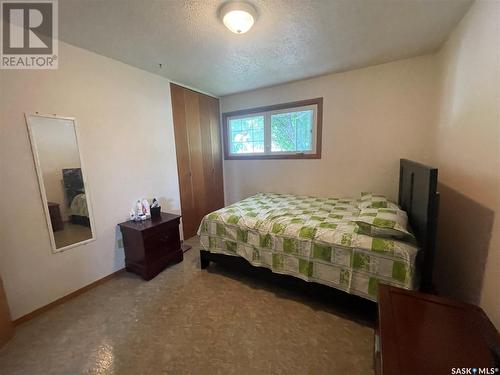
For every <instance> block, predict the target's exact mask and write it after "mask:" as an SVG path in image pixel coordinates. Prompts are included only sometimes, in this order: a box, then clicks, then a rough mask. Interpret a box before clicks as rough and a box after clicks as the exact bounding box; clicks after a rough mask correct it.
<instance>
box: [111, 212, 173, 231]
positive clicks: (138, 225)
mask: <svg viewBox="0 0 500 375" xmlns="http://www.w3.org/2000/svg"><path fill="white" fill-rule="evenodd" d="M180 217H181V216H180V215H176V214H169V213H165V212H161V213H160V217H157V218H151V219H147V220H143V221H132V220H129V221H124V222H123V223H120V224H118V225H119V226H120V227H122V228H129V229H134V230H138V231H143V230H146V229H149V228H153V227H156V226H158V225H161V224H164V223H168V222H170V221H173V220H178V219H180Z"/></svg>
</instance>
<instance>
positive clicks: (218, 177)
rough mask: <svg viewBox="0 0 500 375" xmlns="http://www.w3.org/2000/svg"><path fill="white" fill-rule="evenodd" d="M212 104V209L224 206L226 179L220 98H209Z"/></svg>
mask: <svg viewBox="0 0 500 375" xmlns="http://www.w3.org/2000/svg"><path fill="white" fill-rule="evenodd" d="M209 106H210V133H211V137H210V140H211V146H212V163H213V169H212V175H213V180H214V189H213V190H214V195H213V200H212V202H213V205H212V211H213V210H218V209H219V208H222V207H224V180H223V170H222V141H221V129H220V111H219V100H218V99H216V98H209Z"/></svg>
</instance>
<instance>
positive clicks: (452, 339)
mask: <svg viewBox="0 0 500 375" xmlns="http://www.w3.org/2000/svg"><path fill="white" fill-rule="evenodd" d="M379 330H380V340H381V349H382V366H383V371H382V374H391V375H393V374H405V375H410V374H450V373H452V369H453V368H486V367H488V368H491V367H493V368H497V367H499V365H498V363H497V361H496V359H495V358H494V357H495V355H494V354H493V353H494V351H495V348H496V350H498V348H499V347H500V336H499V334H498V331H497V330H496V329H495V327H494V326H493V324H492V323H491V322H490V320H489V319H488V317H487V316H486V314H485V313H484V312H483V310H481V308H479V307H477V306H473V305H469V304H466V303H461V302H457V301H453V300H450V299H447V298H442V297H438V296H433V295H429V294H423V293H418V292H413V291H408V290H403V289H399V288H395V287H391V286H388V285H383V284H380V285H379ZM457 373H458V372H457ZM492 374H493V373H492Z"/></svg>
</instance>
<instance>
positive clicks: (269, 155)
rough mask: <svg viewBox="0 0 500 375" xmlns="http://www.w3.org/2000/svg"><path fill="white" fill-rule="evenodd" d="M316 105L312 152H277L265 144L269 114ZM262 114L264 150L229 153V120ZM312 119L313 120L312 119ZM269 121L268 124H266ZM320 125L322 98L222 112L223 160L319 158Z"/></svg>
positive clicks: (268, 130) (268, 131)
mask: <svg viewBox="0 0 500 375" xmlns="http://www.w3.org/2000/svg"><path fill="white" fill-rule="evenodd" d="M313 106H315V107H316V111H314V112H313V116H314V118H313V119H314V120H316V121H315V124H314V128H315V129H316V132H313V137H312V141H313V146H316V147H315V149H314V147H313V151H312V152H296V153H293V152H279V151H274V152H271V151H270V147H271V146H270V145H268V144H266V137H267V140H270V139H271V134H270V132H271V126H270V119H271V116H272V115H274V114H278V113H286V112H287V111H293V110H296V109H300V108H301V107H313ZM251 115H254V116H259V115H261V116H262V115H263V116H264V132H265V135H264V152H263V153H248V154H231V153H230V152H229V146H230V145H229V120H230V119H234V118H241V117H248V116H251ZM314 120H313V121H314ZM267 123H269V126H266V124H267ZM322 125H323V98H314V99H307V100H300V101H296V102H290V103H282V104H275V105H269V106H264V107H255V108H249V109H242V110H238V111H233V112H226V113H223V114H222V133H223V138H224V140H223V143H224V159H225V160H267V159H321V141H322Z"/></svg>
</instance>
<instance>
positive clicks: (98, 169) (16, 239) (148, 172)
mask: <svg viewBox="0 0 500 375" xmlns="http://www.w3.org/2000/svg"><path fill="white" fill-rule="evenodd" d="M59 48H60V61H59V69H58V70H55V71H5V70H2V71H0V95H1V96H2V100H1V101H0V114H1V117H0V120H1V121H0V123H1V133H2V134H1V137H0V163H1V164H0V167H1V173H0V175H1V180H0V196H1V197H2V214H1V215H0V220H1V223H0V241H1V243H0V274H2V277H3V280H4V286H5V290H6V293H7V296H8V300H9V305H10V308H11V312H12V317H13V318H14V319H15V318H18V317H20V316H22V315H24V314H26V313H29V312H30V311H32V310H34V309H36V308H38V307H41V306H43V305H46V304H48V303H50V302H52V301H54V300H55V299H57V298H60V297H62V296H64V295H65V294H68V293H70V292H72V291H74V290H76V289H79V288H81V287H83V286H85V285H87V284H89V283H91V282H93V281H95V280H97V279H99V278H101V277H104V276H106V275H109V274H110V273H112V272H113V271H116V270H118V269H120V268H122V267H123V264H124V261H123V249H119V248H117V245H116V243H117V241H116V233H117V229H116V224H117V223H119V222H121V221H123V220H125V219H127V217H128V212H129V210H130V207H131V205H132V203H133V201H134V200H135V199H137V198H140V197H143V196H146V197H152V196H157V197H162V199H163V204H162V206H163V207H164V209H165V210H167V211H171V212H178V211H179V190H178V182H177V167H176V157H175V145H174V137H173V124H172V113H171V112H172V111H171V105H170V88H169V81H168V80H166V79H163V78H161V77H159V76H156V75H153V74H150V73H146V72H144V71H141V70H139V69H136V68H132V67H130V66H127V65H125V64H122V63H119V62H117V61H114V60H111V59H108V58H105V57H102V56H99V55H96V54H94V53H91V52H88V51H85V50H82V49H79V48H76V47H73V46H70V45H67V44H65V43H62V42H61V43H60V45H59ZM36 111H38V112H40V113H48V114H52V113H56V114H58V115H62V116H71V117H75V118H76V120H77V122H78V127H79V135H80V139H79V141H80V150H81V153H82V157H83V160H84V163H85V167H86V169H85V173H86V177H87V179H88V188H89V189H90V193H91V198H92V200H91V203H92V205H93V210H94V220H95V231H96V236H97V239H96V241H94V242H91V243H89V244H87V245H84V246H79V247H76V248H73V249H70V250H68V251H65V252H63V253H57V254H53V253H52V252H51V246H50V240H49V234H48V231H47V225H46V221H45V216H44V212H43V208H42V203H41V200H40V194H39V191H38V183H37V178H36V173H35V168H34V163H33V158H32V155H31V151H30V144H29V139H28V133H27V128H26V124H25V121H24V112H28V113H34V112H36Z"/></svg>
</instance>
